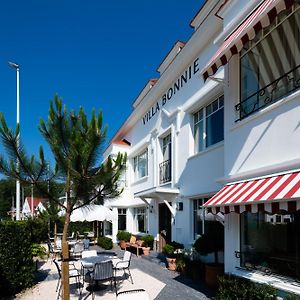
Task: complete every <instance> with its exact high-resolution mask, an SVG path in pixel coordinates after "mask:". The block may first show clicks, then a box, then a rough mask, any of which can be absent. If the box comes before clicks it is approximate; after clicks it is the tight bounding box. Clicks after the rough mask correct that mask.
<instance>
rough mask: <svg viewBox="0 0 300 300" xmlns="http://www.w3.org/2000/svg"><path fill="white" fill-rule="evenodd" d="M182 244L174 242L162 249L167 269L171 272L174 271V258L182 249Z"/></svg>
mask: <svg viewBox="0 0 300 300" xmlns="http://www.w3.org/2000/svg"><path fill="white" fill-rule="evenodd" d="M183 248H184V246H183V244H180V243H177V242H175V241H173V242H171V243H169V244H166V245H165V246H164V247H163V253H164V254H165V255H166V260H167V266H168V267H167V268H168V269H169V270H171V271H175V270H176V258H177V257H178V255H179V253H180V249H183Z"/></svg>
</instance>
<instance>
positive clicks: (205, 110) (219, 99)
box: [192, 93, 224, 154]
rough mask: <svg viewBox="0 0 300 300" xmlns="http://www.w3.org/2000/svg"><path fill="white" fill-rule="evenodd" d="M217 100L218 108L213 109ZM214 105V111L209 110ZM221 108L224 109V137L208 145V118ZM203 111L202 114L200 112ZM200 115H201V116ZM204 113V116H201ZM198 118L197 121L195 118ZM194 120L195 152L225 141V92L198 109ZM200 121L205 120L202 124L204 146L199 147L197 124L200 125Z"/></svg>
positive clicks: (194, 114) (193, 116)
mask: <svg viewBox="0 0 300 300" xmlns="http://www.w3.org/2000/svg"><path fill="white" fill-rule="evenodd" d="M216 101H217V104H218V108H217V109H216V110H213V104H214V103H215V102H216ZM210 107H212V111H211V112H208V110H209V108H210ZM220 110H223V124H222V125H223V128H222V129H223V138H222V139H221V140H220V141H218V142H215V143H213V144H210V145H208V144H207V141H208V138H207V133H208V127H207V123H208V122H207V119H208V118H209V117H211V116H213V115H214V114H215V113H217V112H219V111H220ZM200 112H201V114H200ZM199 115H200V116H199ZM201 115H202V118H201ZM196 118H198V120H197V121H195V119H196ZM192 122H193V139H194V154H196V153H201V152H203V151H205V150H206V149H209V148H210V147H213V146H214V145H216V144H218V143H220V142H222V141H224V94H223V93H222V94H220V95H219V96H216V97H214V100H212V101H210V102H208V104H206V105H205V106H202V107H200V108H199V109H198V110H197V111H195V112H194V113H193V114H192ZM200 122H203V125H202V130H203V132H202V135H203V137H202V140H201V141H202V148H201V149H199V144H200V134H201V133H198V136H197V137H196V130H197V128H196V126H198V124H200Z"/></svg>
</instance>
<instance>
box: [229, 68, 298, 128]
mask: <svg viewBox="0 0 300 300" xmlns="http://www.w3.org/2000/svg"><path fill="white" fill-rule="evenodd" d="M299 88H300V65H299V66H297V67H296V68H294V69H292V70H291V71H289V72H288V73H285V74H284V75H282V76H281V77H279V78H277V79H276V80H274V81H273V82H271V83H270V84H268V85H266V86H265V87H264V88H262V89H260V90H258V91H257V92H255V93H254V94H252V95H250V96H249V97H248V98H246V99H244V100H243V101H241V102H240V103H239V104H237V105H236V106H235V109H236V111H239V113H240V116H239V118H238V119H237V120H236V122H237V121H240V120H242V119H244V118H246V117H247V116H249V115H251V114H253V113H254V112H256V111H258V110H260V109H262V108H264V107H265V106H268V105H270V104H272V103H274V102H276V101H278V100H280V99H281V98H283V97H284V96H286V95H288V94H290V93H292V92H294V91H295V90H297V89H299Z"/></svg>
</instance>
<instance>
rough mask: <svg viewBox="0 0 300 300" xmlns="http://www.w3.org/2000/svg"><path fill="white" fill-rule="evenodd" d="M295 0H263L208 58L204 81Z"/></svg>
mask: <svg viewBox="0 0 300 300" xmlns="http://www.w3.org/2000/svg"><path fill="white" fill-rule="evenodd" d="M294 3H295V0H264V1H263V2H262V3H261V4H260V5H259V6H258V7H257V8H256V9H255V10H254V11H253V12H252V13H251V14H250V15H249V16H248V17H247V18H246V19H245V20H244V21H243V22H242V23H241V24H240V25H239V26H238V28H237V29H236V30H235V31H234V32H233V33H232V34H231V35H230V36H229V37H228V38H227V39H226V40H225V41H224V42H223V44H222V45H221V46H220V48H219V50H218V51H217V52H216V54H215V55H214V56H213V57H212V58H211V59H210V61H209V62H208V63H207V64H206V66H205V67H204V68H203V69H202V71H201V73H202V76H203V79H204V81H206V79H207V78H208V77H209V76H212V75H214V74H215V73H216V72H217V70H218V69H219V68H220V67H221V66H224V65H226V64H227V63H228V61H229V60H230V58H231V57H232V56H233V55H235V54H238V53H239V52H240V51H241V50H242V49H243V46H244V45H245V44H246V43H247V42H248V41H250V40H253V39H254V38H255V36H256V35H257V33H258V32H260V31H261V30H262V29H263V28H265V27H267V26H269V25H270V24H271V23H272V22H273V21H274V20H275V18H276V16H277V15H278V14H279V13H280V12H281V11H283V10H286V9H289V8H290V7H291V6H292V5H293V4H294Z"/></svg>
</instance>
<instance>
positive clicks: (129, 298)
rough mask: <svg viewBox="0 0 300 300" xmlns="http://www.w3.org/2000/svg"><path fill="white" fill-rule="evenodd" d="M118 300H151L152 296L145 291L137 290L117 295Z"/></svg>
mask: <svg viewBox="0 0 300 300" xmlns="http://www.w3.org/2000/svg"><path fill="white" fill-rule="evenodd" d="M117 300H150V296H149V294H148V293H147V292H146V291H145V290H144V289H136V290H128V291H123V292H119V293H117Z"/></svg>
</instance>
